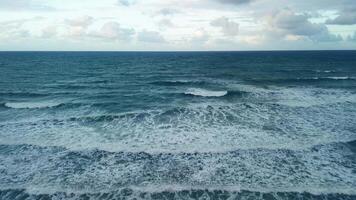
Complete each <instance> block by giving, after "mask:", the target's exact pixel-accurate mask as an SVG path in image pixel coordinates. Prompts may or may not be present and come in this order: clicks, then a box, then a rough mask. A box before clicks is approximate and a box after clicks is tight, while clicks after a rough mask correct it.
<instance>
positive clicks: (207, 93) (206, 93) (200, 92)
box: [184, 88, 228, 97]
mask: <svg viewBox="0 0 356 200" xmlns="http://www.w3.org/2000/svg"><path fill="white" fill-rule="evenodd" d="M227 93H228V92H227V91H225V90H224V91H212V90H206V89H201V88H189V89H188V90H187V91H186V92H185V93H184V94H186V95H193V96H201V97H222V96H225V95H227Z"/></svg>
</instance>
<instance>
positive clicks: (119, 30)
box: [90, 22, 135, 41]
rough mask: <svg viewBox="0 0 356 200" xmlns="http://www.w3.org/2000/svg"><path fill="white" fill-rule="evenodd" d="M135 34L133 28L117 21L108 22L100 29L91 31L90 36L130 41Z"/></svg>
mask: <svg viewBox="0 0 356 200" xmlns="http://www.w3.org/2000/svg"><path fill="white" fill-rule="evenodd" d="M134 34H135V30H134V29H132V28H123V27H121V25H120V24H119V23H117V22H106V23H105V24H104V25H103V26H102V27H101V28H100V30H99V31H94V32H92V33H90V36H93V37H97V38H102V39H106V40H117V41H130V40H131V39H132V36H133V35H134Z"/></svg>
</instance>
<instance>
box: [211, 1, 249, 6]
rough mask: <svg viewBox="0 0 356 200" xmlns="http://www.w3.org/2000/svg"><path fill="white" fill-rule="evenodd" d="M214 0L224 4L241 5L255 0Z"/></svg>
mask: <svg viewBox="0 0 356 200" xmlns="http://www.w3.org/2000/svg"><path fill="white" fill-rule="evenodd" d="M214 1H216V2H219V3H223V4H232V5H241V4H247V3H250V2H252V1H254V0H214Z"/></svg>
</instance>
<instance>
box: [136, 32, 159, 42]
mask: <svg viewBox="0 0 356 200" xmlns="http://www.w3.org/2000/svg"><path fill="white" fill-rule="evenodd" d="M137 40H138V41H140V42H150V43H164V42H166V40H165V39H164V37H163V36H162V35H161V34H160V33H159V32H156V31H147V30H143V31H141V32H139V33H138V35H137Z"/></svg>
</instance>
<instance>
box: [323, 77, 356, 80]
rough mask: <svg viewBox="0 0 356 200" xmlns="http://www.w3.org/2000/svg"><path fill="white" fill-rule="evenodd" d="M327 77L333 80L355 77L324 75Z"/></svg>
mask: <svg viewBox="0 0 356 200" xmlns="http://www.w3.org/2000/svg"><path fill="white" fill-rule="evenodd" d="M326 78H327V79H333V80H348V79H355V77H348V76H333V77H326Z"/></svg>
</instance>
